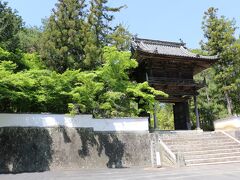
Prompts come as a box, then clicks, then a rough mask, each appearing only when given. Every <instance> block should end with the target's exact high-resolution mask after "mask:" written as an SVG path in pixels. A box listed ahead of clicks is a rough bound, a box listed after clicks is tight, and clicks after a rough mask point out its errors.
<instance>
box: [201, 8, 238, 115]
mask: <svg viewBox="0 0 240 180" xmlns="http://www.w3.org/2000/svg"><path fill="white" fill-rule="evenodd" d="M202 28H203V31H204V37H205V38H206V40H207V41H206V42H202V48H203V50H205V51H207V52H208V53H209V54H210V55H213V54H218V55H219V58H220V59H219V61H218V63H216V65H215V66H214V76H213V77H214V79H213V80H214V83H215V84H216V88H217V91H216V93H218V94H219V95H222V99H225V100H224V101H225V102H224V103H225V104H226V105H227V109H228V113H229V114H233V112H237V111H239V110H237V109H236V106H237V104H239V102H234V101H233V99H234V98H235V97H236V94H238V92H239V86H238V83H237V82H238V81H239V77H240V76H239V75H240V74H239V72H240V68H239V55H240V53H239V52H240V51H239V50H240V49H239V47H238V46H237V45H236V39H235V37H234V33H235V29H236V27H235V22H234V20H228V19H226V18H225V17H224V16H222V17H218V16H217V9H215V8H209V9H208V11H207V12H205V16H204V20H203V27H202ZM235 103H236V104H235Z"/></svg>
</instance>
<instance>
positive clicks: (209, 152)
mask: <svg viewBox="0 0 240 180" xmlns="http://www.w3.org/2000/svg"><path fill="white" fill-rule="evenodd" d="M234 152H240V148H234V149H213V150H205V151H191V152H189V151H188V152H182V154H183V155H184V157H185V156H196V155H205V154H208V155H209V154H218V153H234ZM173 153H177V152H173Z"/></svg>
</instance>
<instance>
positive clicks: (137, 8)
mask: <svg viewBox="0 0 240 180" xmlns="http://www.w3.org/2000/svg"><path fill="white" fill-rule="evenodd" d="M5 1H7V2H9V6H11V7H12V8H14V9H16V10H18V12H19V15H21V16H22V17H23V19H24V21H25V22H26V24H27V25H31V26H34V25H37V26H40V25H41V19H42V18H45V17H48V16H49V15H50V13H51V9H52V8H53V7H54V4H55V3H56V2H57V0H5ZM109 2H110V4H111V5H113V6H118V5H123V4H125V5H127V6H128V8H126V9H123V10H122V11H121V12H120V13H118V14H116V16H115V17H116V18H115V22H114V23H123V24H124V25H125V26H127V27H128V29H129V31H130V32H131V33H133V34H138V36H139V37H142V38H152V39H159V40H167V41H179V39H180V38H181V39H182V40H183V41H184V42H185V43H187V46H188V47H189V48H198V47H199V41H200V40H201V39H202V38H203V35H202V34H203V33H202V30H201V22H202V17H203V13H204V11H205V10H207V9H208V8H209V7H211V6H213V7H217V8H219V14H220V15H224V16H226V17H228V18H230V19H231V18H235V19H236V21H237V26H240V19H239V18H240V10H239V7H240V1H239V0H109ZM237 34H239V30H238V31H237Z"/></svg>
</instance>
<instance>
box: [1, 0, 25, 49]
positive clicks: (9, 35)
mask: <svg viewBox="0 0 240 180" xmlns="http://www.w3.org/2000/svg"><path fill="white" fill-rule="evenodd" d="M22 26H23V22H22V18H21V17H20V16H18V15H17V12H16V11H13V10H12V9H11V8H10V7H8V6H7V3H6V2H2V1H1V0H0V47H1V48H3V49H5V50H8V51H11V52H14V51H15V50H16V49H18V48H19V37H18V32H19V31H20V30H21V29H22Z"/></svg>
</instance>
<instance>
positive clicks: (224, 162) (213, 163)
mask: <svg viewBox="0 0 240 180" xmlns="http://www.w3.org/2000/svg"><path fill="white" fill-rule="evenodd" d="M233 163H240V161H239V160H237V161H222V162H221V161H220V162H211V163H199V164H186V166H204V165H217V164H233Z"/></svg>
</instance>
